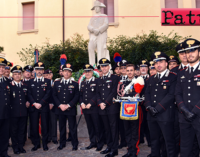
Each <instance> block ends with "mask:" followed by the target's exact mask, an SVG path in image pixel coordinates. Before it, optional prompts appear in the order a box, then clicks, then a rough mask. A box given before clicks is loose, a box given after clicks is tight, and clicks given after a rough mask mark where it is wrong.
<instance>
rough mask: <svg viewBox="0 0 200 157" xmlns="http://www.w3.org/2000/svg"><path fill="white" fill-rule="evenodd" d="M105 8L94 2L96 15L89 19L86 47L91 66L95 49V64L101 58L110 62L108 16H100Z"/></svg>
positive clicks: (93, 62) (93, 61)
mask: <svg viewBox="0 0 200 157" xmlns="http://www.w3.org/2000/svg"><path fill="white" fill-rule="evenodd" d="M105 7H106V6H105V5H104V4H103V3H101V2H99V1H95V2H94V7H93V8H92V10H95V12H96V14H95V15H94V16H93V17H92V18H91V19H90V23H89V25H88V30H89V34H90V41H89V45H88V53H89V63H90V64H91V65H94V64H95V50H96V49H97V63H98V61H99V60H100V59H101V58H107V59H108V60H110V55H109V51H108V50H107V46H106V42H107V29H108V25H109V22H108V16H107V15H105V14H101V8H105Z"/></svg>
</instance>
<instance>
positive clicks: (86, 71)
mask: <svg viewBox="0 0 200 157" xmlns="http://www.w3.org/2000/svg"><path fill="white" fill-rule="evenodd" d="M90 71H92V70H84V72H85V73H89V72H90Z"/></svg>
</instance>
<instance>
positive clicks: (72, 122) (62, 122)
mask: <svg viewBox="0 0 200 157" xmlns="http://www.w3.org/2000/svg"><path fill="white" fill-rule="evenodd" d="M67 119H68V122H69V130H70V133H71V136H72V146H74V147H76V146H78V138H77V124H76V116H72V115H59V130H60V145H65V144H66V122H67Z"/></svg>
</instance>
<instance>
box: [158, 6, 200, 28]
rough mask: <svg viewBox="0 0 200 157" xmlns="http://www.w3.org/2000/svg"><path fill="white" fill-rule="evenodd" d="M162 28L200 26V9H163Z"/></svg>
mask: <svg viewBox="0 0 200 157" xmlns="http://www.w3.org/2000/svg"><path fill="white" fill-rule="evenodd" d="M161 22H162V24H161V25H162V26H200V9H196V8H187V9H180V8H178V9H174V8H164V9H161Z"/></svg>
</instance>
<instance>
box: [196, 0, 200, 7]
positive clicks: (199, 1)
mask: <svg viewBox="0 0 200 157" xmlns="http://www.w3.org/2000/svg"><path fill="white" fill-rule="evenodd" d="M196 8H200V0H196Z"/></svg>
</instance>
